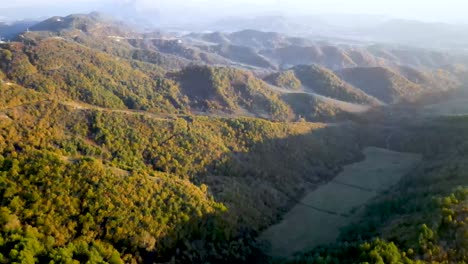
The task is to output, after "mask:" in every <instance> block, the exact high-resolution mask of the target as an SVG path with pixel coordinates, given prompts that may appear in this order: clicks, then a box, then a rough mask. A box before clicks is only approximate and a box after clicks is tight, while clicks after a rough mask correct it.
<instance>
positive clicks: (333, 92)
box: [293, 65, 378, 104]
mask: <svg viewBox="0 0 468 264" xmlns="http://www.w3.org/2000/svg"><path fill="white" fill-rule="evenodd" d="M293 71H294V73H295V75H296V76H297V78H298V79H299V80H301V82H302V84H303V85H304V86H306V87H307V88H309V89H311V90H312V91H314V92H316V93H318V94H320V95H324V96H328V97H331V98H334V99H338V100H342V101H346V102H353V103H361V104H378V100H376V99H375V98H373V97H371V96H369V95H367V94H366V93H364V92H363V91H361V90H359V89H356V88H355V87H353V86H351V85H349V84H348V83H346V82H344V81H342V80H341V79H340V78H339V77H338V76H336V75H335V74H334V73H333V72H332V71H330V70H328V69H325V68H323V67H320V66H316V65H312V66H296V67H294V68H293Z"/></svg>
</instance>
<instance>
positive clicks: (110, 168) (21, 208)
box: [0, 14, 468, 263]
mask: <svg viewBox="0 0 468 264" xmlns="http://www.w3.org/2000/svg"><path fill="white" fill-rule="evenodd" d="M206 42H220V43H218V44H219V45H220V46H217V45H213V43H208V44H207V43H206ZM221 42H225V43H221ZM197 43H198V44H197ZM215 44H216V43H215ZM310 45H312V44H311V43H310V42H309V41H306V40H304V39H300V38H284V37H283V36H282V35H281V34H275V33H262V32H260V33H259V32H256V31H250V30H247V31H243V32H238V33H232V34H228V35H224V34H217V33H214V34H212V35H205V34H190V35H187V36H184V37H174V36H167V35H163V34H162V33H161V34H158V33H145V34H143V33H138V32H134V31H132V29H130V28H128V27H126V26H124V25H120V24H119V23H115V22H114V21H112V20H109V19H108V18H105V17H102V16H101V15H98V14H90V15H71V16H67V17H54V18H51V19H48V20H46V21H44V22H42V23H39V24H36V26H34V27H33V26H31V28H30V30H29V32H22V33H20V34H19V35H18V36H17V37H16V38H15V39H12V41H11V42H7V43H1V44H0V263H283V262H286V263H289V262H293V263H361V262H368V263H413V262H415V263H463V262H468V259H467V258H468V257H467V254H466V247H467V244H468V242H467V237H466V235H465V234H466V233H467V225H466V214H467V207H466V198H467V195H466V186H467V177H466V164H467V159H468V157H467V151H466V146H467V142H468V137H467V136H466V135H468V126H467V125H466V124H468V120H466V118H465V117H464V116H458V117H433V116H426V115H424V113H423V114H421V112H424V110H425V109H426V108H425V105H424V102H426V101H431V100H435V101H438V100H439V99H441V98H442V99H443V98H445V97H446V96H449V95H450V94H452V93H453V92H454V91H455V90H454V89H455V88H457V87H458V86H459V85H460V84H461V82H462V81H463V78H462V77H463V76H464V72H465V70H464V68H463V66H459V67H455V66H454V65H446V68H445V69H444V70H442V69H439V67H442V66H441V64H442V62H446V61H445V60H444V59H443V58H439V57H437V56H435V55H434V60H430V61H429V60H422V59H421V60H417V59H416V57H417V58H421V57H419V56H426V57H427V56H429V55H428V54H427V53H424V54H423V55H421V54H419V53H417V52H414V53H415V54H416V55H414V56H415V57H413V58H414V61H413V63H411V64H412V65H413V66H414V65H415V64H417V63H416V61H419V62H420V64H419V66H420V67H419V68H418V69H415V68H413V67H410V66H402V65H396V62H395V61H393V63H390V62H389V61H391V60H398V61H403V57H405V56H396V54H399V53H398V52H397V51H396V50H393V52H394V53H392V54H393V55H395V56H391V54H389V53H385V52H384V51H383V50H381V49H380V48H378V47H374V48H372V50H370V48H369V51H368V53H371V54H373V56H374V55H375V56H376V57H377V54H380V55H379V56H384V55H385V56H387V57H391V58H393V59H390V58H389V59H388V60H385V62H383V64H384V65H385V67H384V66H382V65H380V66H375V65H374V63H373V62H379V63H380V62H382V61H381V60H379V59H377V58H374V59H375V60H372V56H371V57H366V58H370V59H369V60H366V61H367V62H369V63H368V64H366V63H364V62H363V63H362V65H361V66H360V67H354V66H356V65H354V66H353V68H351V69H341V68H340V69H335V68H334V69H333V70H331V69H327V68H325V66H326V65H324V64H325V63H329V62H330V59H331V57H328V56H329V55H330V54H335V55H336V54H341V55H342V56H341V55H340V56H337V57H336V56H335V57H333V58H334V59H333V61H334V62H335V59H337V58H338V59H340V58H344V59H346V60H347V61H350V62H351V60H352V61H353V62H356V61H358V58H359V55H357V54H355V53H353V52H351V50H349V49H346V50H342V49H341V48H324V47H321V48H317V49H314V48H313V47H312V48H311V47H309V48H308V49H305V50H310V49H312V50H315V51H317V53H310V54H309V55H310V56H312V57H310V56H309V57H307V56H305V57H304V59H307V60H306V61H300V62H301V64H307V65H290V66H291V67H287V69H282V68H283V66H285V65H286V64H288V65H289V62H288V61H284V62H280V61H277V60H278V59H280V56H281V58H283V56H286V55H287V54H289V53H282V49H295V48H297V47H308V46H310ZM292 46H295V48H294V47H292ZM238 47H241V48H238ZM268 50H269V51H268ZM243 51H247V52H249V54H255V55H256V56H255V57H249V56H247V57H245V56H244V55H245V54H244V53H242V54H241V55H242V56H239V54H238V52H243ZM345 51H346V52H345ZM360 52H363V51H362V50H361V51H360ZM280 53H281V54H280ZM368 53H365V54H367V55H369V54H368ZM382 53H385V54H384V55H383V54H382ZM314 54H315V55H320V56H319V57H317V58H318V59H320V60H318V59H317V58H316V57H314V56H315V55H314ZM363 54H364V53H363ZM430 54H432V53H430ZM351 55H353V56H351ZM400 55H401V54H400ZM432 55H433V54H432ZM432 55H431V56H432ZM369 56H370V55H369ZM405 58H406V57H405ZM431 58H432V57H431ZM435 58H439V59H438V60H436V59H435ZM250 59H252V60H250ZM293 59H294V58H293ZM309 59H310V60H309ZM312 59H314V60H312ZM315 59H317V60H315ZM348 59H350V60H348ZM406 59H408V60H409V59H410V58H406ZM447 61H449V62H451V63H452V62H453V63H454V62H456V61H454V60H453V58H451V57H450V58H447ZM316 62H322V63H323V64H320V63H317V64H320V65H315V64H316ZM334 62H333V65H335V66H336V65H342V64H341V62H337V63H334ZM371 62H372V63H371ZM252 63H255V64H257V65H253V64H252ZM431 63H433V64H431ZM354 64H356V63H354ZM364 64H365V65H364ZM262 65H263V66H262ZM369 72H371V73H373V74H372V76H375V77H376V78H377V77H379V78H381V79H379V80H375V82H366V83H362V82H359V80H362V79H364V78H361V77H362V76H363V75H364V76H366V74H367V73H369ZM436 77H437V78H436ZM438 77H440V78H438ZM364 80H366V79H364ZM400 84H402V85H403V86H400ZM426 92H430V93H431V95H432V96H433V97H425V96H427V94H426ZM394 103H398V104H394ZM318 121H321V122H318ZM369 146H377V147H383V148H389V149H392V150H395V151H402V152H413V153H420V154H422V155H423V156H424V160H423V162H422V164H421V165H420V166H419V167H417V168H415V169H414V170H413V171H412V172H411V174H410V175H406V176H405V177H404V178H403V180H402V181H401V182H400V183H399V184H398V185H397V186H395V188H393V189H390V190H387V191H385V192H382V193H380V192H379V193H376V196H377V198H376V199H375V200H374V201H372V202H371V203H370V204H368V205H366V206H364V207H362V208H360V209H356V210H358V211H359V212H360V213H362V214H363V215H364V216H365V217H364V218H362V219H363V220H362V221H358V222H356V223H354V224H352V225H351V226H348V227H347V228H345V229H344V230H343V231H342V235H341V237H340V238H339V240H338V241H337V243H334V244H332V245H328V246H327V245H324V246H323V247H319V248H315V249H310V251H309V250H308V251H307V252H302V253H301V252H299V253H298V254H296V255H295V256H293V257H292V258H288V259H280V258H275V257H272V256H268V255H267V254H265V253H264V251H262V246H261V241H259V240H258V238H259V234H260V233H261V232H263V231H264V230H266V229H267V228H269V227H271V226H273V225H275V224H277V223H279V222H280V221H281V220H282V219H283V218H284V216H285V215H286V214H287V212H289V211H290V210H291V209H292V208H293V207H294V206H295V205H297V204H298V203H299V201H300V199H301V198H303V197H304V196H305V194H307V193H308V192H311V191H313V190H316V189H317V188H319V187H320V186H323V185H325V184H327V183H329V182H331V181H332V180H333V179H334V178H335V177H336V176H337V175H338V174H340V172H342V171H343V168H344V167H345V166H346V165H349V164H352V163H356V162H360V161H362V160H363V159H364V158H365V157H364V155H363V150H364V149H365V148H366V147H369ZM309 209H314V208H309ZM314 210H315V209H314Z"/></svg>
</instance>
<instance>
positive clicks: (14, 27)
mask: <svg viewBox="0 0 468 264" xmlns="http://www.w3.org/2000/svg"><path fill="white" fill-rule="evenodd" d="M36 23H37V22H35V21H14V22H0V37H1V38H2V39H1V40H3V41H5V40H12V39H13V38H15V37H16V36H17V35H18V34H20V33H22V32H24V31H26V30H27V29H28V28H29V27H31V26H33V25H35V24H36Z"/></svg>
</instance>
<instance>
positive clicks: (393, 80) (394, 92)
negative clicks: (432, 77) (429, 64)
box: [337, 67, 424, 103]
mask: <svg viewBox="0 0 468 264" xmlns="http://www.w3.org/2000/svg"><path fill="white" fill-rule="evenodd" d="M337 73H338V75H339V76H340V77H342V78H343V80H345V81H346V82H348V83H350V84H352V85H354V86H355V87H357V88H359V89H361V90H362V91H364V92H366V93H367V94H369V95H371V96H374V97H375V98H377V99H379V100H381V101H382V102H385V103H395V102H398V101H400V100H401V99H411V98H414V97H415V96H416V95H418V94H419V93H421V92H422V91H423V90H424V88H423V87H422V86H420V85H418V84H416V83H413V82H411V81H409V80H408V79H406V78H405V77H403V76H401V75H399V74H397V73H395V72H394V71H392V70H390V69H388V68H383V67H373V68H361V67H355V68H348V69H343V70H340V71H338V72H337Z"/></svg>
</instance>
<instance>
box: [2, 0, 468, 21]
mask: <svg viewBox="0 0 468 264" xmlns="http://www.w3.org/2000/svg"><path fill="white" fill-rule="evenodd" d="M59 1H60V2H59ZM0 2H4V3H1V5H0V6H2V7H4V8H9V7H14V8H15V7H36V6H39V5H42V6H43V7H44V6H55V7H57V6H62V7H63V6H67V5H69V6H70V9H72V10H70V12H73V8H76V9H78V8H79V10H77V11H82V10H83V8H86V5H85V4H86V3H88V4H89V5H90V6H89V7H90V8H92V9H93V8H96V7H97V6H100V5H104V6H108V5H109V3H113V4H116V3H122V2H137V4H136V5H137V6H138V7H139V8H140V9H146V8H150V7H151V8H158V9H159V10H160V11H162V12H164V11H168V12H170V11H171V12H172V11H176V10H182V11H183V13H181V15H184V16H191V15H196V14H197V13H201V12H203V13H205V12H206V11H207V10H212V11H215V12H214V13H218V14H226V15H234V13H243V14H245V13H257V12H260V11H264V12H279V13H300V14H324V13H340V14H376V15H387V16H391V17H396V18H407V19H418V20H426V21H443V22H464V23H468V16H467V10H468V0H15V1H8V0H0ZM58 2H59V3H60V4H57V3H58ZM196 9H200V10H196ZM62 10H63V8H62ZM189 11H190V13H188V12H189ZM2 15H5V14H2V13H1V9H0V16H2Z"/></svg>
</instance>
